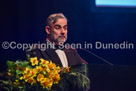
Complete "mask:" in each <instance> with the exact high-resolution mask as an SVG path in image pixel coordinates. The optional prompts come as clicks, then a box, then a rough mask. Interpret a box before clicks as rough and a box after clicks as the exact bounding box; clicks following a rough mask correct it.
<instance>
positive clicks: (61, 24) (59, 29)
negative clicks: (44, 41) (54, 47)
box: [50, 18, 67, 43]
mask: <svg viewBox="0 0 136 91" xmlns="http://www.w3.org/2000/svg"><path fill="white" fill-rule="evenodd" d="M50 40H51V41H52V42H55V43H60V42H63V43H64V42H65V41H66V40H67V20H66V19H64V18H59V19H58V20H57V22H56V23H54V24H51V26H50Z"/></svg>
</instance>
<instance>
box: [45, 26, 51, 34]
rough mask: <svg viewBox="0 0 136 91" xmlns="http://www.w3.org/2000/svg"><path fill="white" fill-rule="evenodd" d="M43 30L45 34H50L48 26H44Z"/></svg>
mask: <svg viewBox="0 0 136 91" xmlns="http://www.w3.org/2000/svg"><path fill="white" fill-rule="evenodd" d="M45 31H46V33H47V34H51V28H50V26H45Z"/></svg>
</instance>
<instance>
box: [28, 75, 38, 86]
mask: <svg viewBox="0 0 136 91" xmlns="http://www.w3.org/2000/svg"><path fill="white" fill-rule="evenodd" d="M27 82H28V83H31V85H33V84H34V83H36V80H35V79H34V78H33V77H30V78H28V79H27Z"/></svg>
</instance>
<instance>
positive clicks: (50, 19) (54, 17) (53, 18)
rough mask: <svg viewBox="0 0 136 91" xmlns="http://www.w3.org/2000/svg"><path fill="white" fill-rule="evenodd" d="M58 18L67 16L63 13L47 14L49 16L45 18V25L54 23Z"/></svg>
mask: <svg viewBox="0 0 136 91" xmlns="http://www.w3.org/2000/svg"><path fill="white" fill-rule="evenodd" d="M59 18H64V19H66V20H67V18H66V17H65V16H64V15H63V13H55V14H51V15H49V17H48V18H47V20H46V26H50V25H51V24H52V23H53V24H54V23H56V22H57V20H58V19H59Z"/></svg>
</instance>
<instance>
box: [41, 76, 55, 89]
mask: <svg viewBox="0 0 136 91" xmlns="http://www.w3.org/2000/svg"><path fill="white" fill-rule="evenodd" d="M41 85H42V86H43V88H47V89H49V90H50V89H51V87H52V85H53V82H52V80H50V79H48V78H44V80H43V81H42V82H41Z"/></svg>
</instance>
